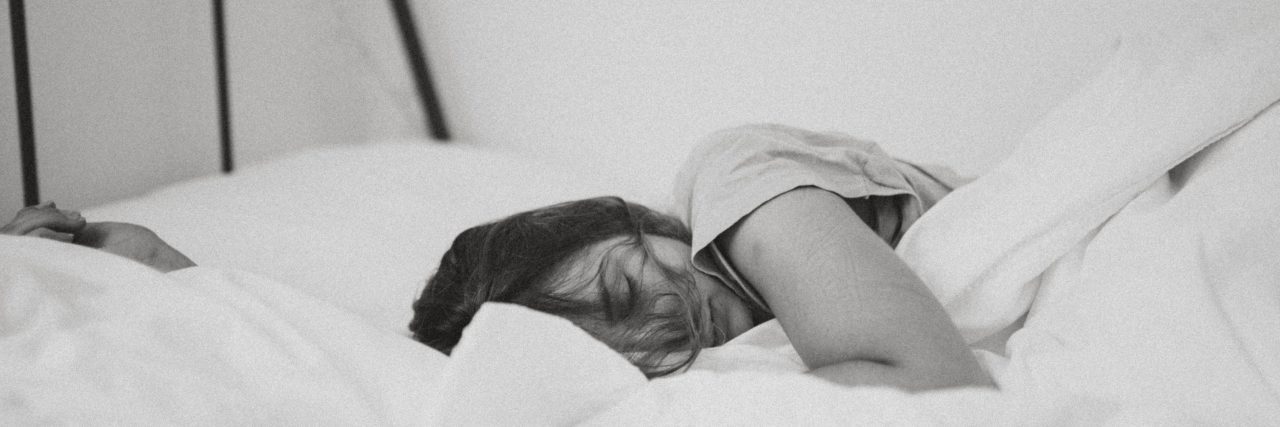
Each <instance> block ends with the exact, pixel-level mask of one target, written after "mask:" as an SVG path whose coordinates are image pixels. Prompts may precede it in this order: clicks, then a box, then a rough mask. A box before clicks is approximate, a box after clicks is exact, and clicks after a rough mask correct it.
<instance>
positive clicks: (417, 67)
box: [391, 0, 449, 141]
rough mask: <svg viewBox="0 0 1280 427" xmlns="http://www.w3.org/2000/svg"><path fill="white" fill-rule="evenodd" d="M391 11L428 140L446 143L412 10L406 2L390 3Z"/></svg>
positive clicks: (442, 119) (396, 1)
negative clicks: (398, 29)
mask: <svg viewBox="0 0 1280 427" xmlns="http://www.w3.org/2000/svg"><path fill="white" fill-rule="evenodd" d="M391 8H392V10H394V11H395V15H396V23H397V24H398V26H399V27H400V39H401V41H403V42H404V51H405V57H407V58H408V60H409V69H410V71H411V72H412V73H413V81H414V83H415V85H416V86H417V88H418V98H419V99H420V100H421V101H422V110H423V113H424V114H425V115H426V122H427V129H430V130H431V137H432V138H435V139H437V140H441V141H447V140H448V139H449V129H448V128H447V127H446V126H445V123H444V111H443V109H441V108H440V99H439V98H437V97H436V90H435V87H434V86H432V84H431V73H430V71H429V70H428V69H427V59H426V58H427V56H426V54H425V53H424V52H423V50H422V42H421V40H420V39H419V38H418V28H417V26H416V25H415V24H414V21H413V10H411V9H410V8H409V0H391Z"/></svg>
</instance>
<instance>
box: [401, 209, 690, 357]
mask: <svg viewBox="0 0 1280 427" xmlns="http://www.w3.org/2000/svg"><path fill="white" fill-rule="evenodd" d="M646 236H660V237H667V238H671V239H675V240H678V241H682V242H685V243H689V241H690V233H689V229H688V228H687V227H685V225H684V224H683V223H681V222H680V221H679V220H678V219H676V218H674V217H672V216H669V215H664V214H661V213H658V212H655V211H653V210H651V209H649V208H646V207H644V206H641V205H638V204H633V203H628V202H626V201H624V200H622V199H621V198H617V197H600V198H593V199H586V200H578V201H573V202H567V203H561V204H557V205H552V206H547V207H543V208H540V209H535V210H531V211H528V212H521V213H518V214H515V215H512V216H509V217H506V218H503V219H500V220H498V221H494V222H490V223H487V224H482V225H479V226H476V227H472V228H470V229H468V230H466V231H463V232H462V233H461V234H459V235H458V237H457V238H455V239H454V241H453V245H452V246H451V247H450V248H449V250H448V251H447V252H445V254H444V257H443V259H441V260H440V266H439V268H438V269H437V270H436V272H435V274H433V275H432V276H431V278H430V279H428V280H427V284H426V286H425V288H424V289H423V290H422V296H421V297H419V298H418V300H417V301H415V302H414V304H413V311H414V317H413V320H412V321H411V322H410V323H409V330H411V331H413V337H414V339H416V340H418V341H420V342H422V343H424V344H426V345H428V346H431V347H432V348H435V349H436V350H439V351H441V352H444V353H445V354H449V353H450V352H452V350H453V347H454V346H455V345H457V344H458V340H459V339H460V338H461V336H462V329H463V328H464V327H466V326H467V324H469V323H470V322H471V318H472V317H473V316H474V315H475V313H476V311H477V310H479V309H480V305H481V304H484V303H486V302H490V301H494V302H506V303H514V304H519V305H523V306H525V307H529V308H531V309H534V310H538V311H541V312H545V313H549V314H553V315H556V316H560V317H563V318H566V319H569V320H570V321H572V322H573V323H575V324H576V325H578V326H579V327H581V328H583V329H584V330H586V331H587V332H588V333H589V334H591V335H592V336H594V337H595V338H596V339H599V340H600V341H602V342H604V343H605V344H607V345H609V346H610V347H611V348H613V349H614V350H615V351H618V352H619V353H621V354H622V355H623V356H625V357H627V358H628V360H630V361H631V363H632V364H634V365H635V366H637V367H639V368H640V369H641V370H642V371H643V372H644V373H645V375H647V376H649V377H651V378H652V377H657V376H662V375H667V374H670V373H672V372H676V371H679V370H680V369H682V368H684V367H686V366H688V365H689V364H690V363H692V362H693V359H694V358H696V357H697V355H698V352H699V350H700V349H701V347H702V342H703V335H704V334H703V333H702V332H701V331H702V328H701V327H700V325H702V321H703V319H701V317H702V314H701V311H700V309H699V308H700V304H699V301H700V299H699V295H698V293H697V292H698V291H697V288H696V287H695V286H694V285H693V278H692V276H691V273H690V272H689V271H687V270H686V269H684V268H676V267H672V266H667V265H663V263H661V262H658V261H657V259H656V258H655V257H654V256H653V255H652V249H651V247H650V246H649V243H648V241H647V239H646ZM604 242H613V243H612V244H611V245H609V246H608V247H605V248H596V246H597V245H599V244H601V243H604ZM593 248H594V249H593ZM627 251H630V252H628V254H634V255H635V256H639V257H640V262H641V265H642V266H643V265H647V264H648V263H650V262H652V263H653V264H654V265H656V266H657V267H658V271H660V272H661V275H662V276H663V277H660V278H657V280H652V279H648V280H647V279H646V278H643V277H639V278H637V277H631V275H628V274H620V273H618V271H619V268H620V267H619V266H620V265H621V264H620V263H622V262H624V261H623V257H622V256H619V253H620V252H627ZM597 253H598V254H600V256H599V259H594V260H593V259H591V255H593V254H597ZM593 264H594V265H595V266H596V268H595V269H591V268H589V267H590V266H592V265H593ZM641 270H644V269H643V268H641ZM582 273H587V274H582Z"/></svg>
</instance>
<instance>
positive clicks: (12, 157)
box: [0, 4, 22, 221]
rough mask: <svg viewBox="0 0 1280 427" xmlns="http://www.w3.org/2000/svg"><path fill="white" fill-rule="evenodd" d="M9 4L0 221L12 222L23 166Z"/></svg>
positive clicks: (4, 31) (0, 17)
mask: <svg viewBox="0 0 1280 427" xmlns="http://www.w3.org/2000/svg"><path fill="white" fill-rule="evenodd" d="M8 6H9V5H8V4H5V5H4V10H0V103H4V104H5V105H0V114H3V116H0V221H8V220H9V218H11V215H13V212H14V211H16V210H18V208H20V207H22V164H21V163H20V160H19V159H20V157H19V156H20V153H19V151H18V120H17V112H16V109H15V108H16V107H15V106H14V97H15V96H17V95H15V94H14V86H13V50H12V49H11V47H12V44H11V43H10V40H11V39H10V33H9V31H10V28H9V7H8Z"/></svg>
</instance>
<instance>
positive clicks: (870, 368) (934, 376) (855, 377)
mask: <svg viewBox="0 0 1280 427" xmlns="http://www.w3.org/2000/svg"><path fill="white" fill-rule="evenodd" d="M957 368H958V367H956V366H953V367H951V368H950V369H946V370H942V369H933V370H930V369H922V368H914V369H913V368H910V367H899V366H891V365H888V364H884V363H880V362H872V361H866V360H850V361H845V362H839V363H834V364H831V365H827V366H823V367H820V368H817V369H813V370H811V371H809V375H813V376H815V377H818V378H822V379H824V380H827V381H831V382H833V383H836V384H840V385H845V386H889V387H896V388H900V389H903V390H907V391H913V392H914V391H926V390H933V389H939V388H951V387H995V383H994V382H992V381H991V378H990V377H989V376H988V375H987V374H986V372H984V371H983V370H982V368H981V367H979V366H977V363H976V361H975V362H974V363H973V365H972V366H968V367H967V368H968V369H957Z"/></svg>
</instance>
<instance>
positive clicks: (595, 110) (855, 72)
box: [0, 0, 1118, 210]
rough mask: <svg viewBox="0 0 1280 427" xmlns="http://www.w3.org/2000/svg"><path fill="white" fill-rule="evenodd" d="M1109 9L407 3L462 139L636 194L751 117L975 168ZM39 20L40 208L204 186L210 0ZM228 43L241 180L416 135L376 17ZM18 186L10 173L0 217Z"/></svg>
mask: <svg viewBox="0 0 1280 427" xmlns="http://www.w3.org/2000/svg"><path fill="white" fill-rule="evenodd" d="M1107 3H1109V2H1106V1H1103V0H1089V1H1069V0H988V1H982V2H971V1H958V0H955V1H939V0H906V1H896V2H882V1H830V2H812V1H799V0H789V1H778V0H736V1H727V0H724V1H697V2H690V1H680V0H649V1H623V0H613V1H591V0H547V1H539V2H512V1H497V0H440V1H436V0H432V1H426V0H419V1H416V2H415V3H414V5H415V6H416V12H417V13H418V17H419V19H418V22H419V24H420V30H421V33H422V37H423V40H424V43H425V44H426V48H427V51H428V55H429V61H430V66H431V67H432V71H433V73H434V74H435V78H436V84H437V88H438V90H439V92H440V94H441V96H442V100H443V104H444V108H445V112H446V115H447V118H448V120H449V125H450V127H451V130H452V131H453V133H454V134H455V136H456V137H457V142H455V143H470V144H481V145H489V146H498V147H504V148H507V149H512V150H527V151H549V152H561V153H570V154H577V155H581V156H584V157H587V158H593V159H598V161H599V162H600V163H603V164H609V165H612V166H613V169H614V170H615V171H616V173H617V174H618V175H619V176H622V177H624V178H623V179H625V177H627V176H633V175H630V174H631V173H632V172H635V175H634V176H649V177H653V176H669V173H668V172H669V171H672V170H674V169H675V168H676V166H678V164H679V162H680V161H681V159H682V157H683V155H684V154H685V151H686V150H687V149H688V147H689V146H690V145H691V144H692V143H694V142H695V141H696V140H697V138H698V137H700V136H701V135H704V134H706V133H708V132H711V131H713V130H715V129H718V128H721V127H725V126H732V125H736V124H740V123H746V122H760V121H764V122H780V123H786V124H792V125H797V126H802V127H807V128H811V129H815V130H838V131H843V132H847V133H850V134H854V135H857V136H860V137H864V138H868V139H872V140H876V141H878V142H880V143H881V145H883V146H885V147H886V148H887V149H888V150H889V151H890V152H892V153H894V154H897V155H900V156H903V157H906V158H910V159H914V160H919V161H933V162H943V163H947V164H951V165H953V166H956V167H957V168H958V169H960V170H961V171H963V172H968V173H978V172H981V171H984V170H986V169H987V168H989V167H991V166H992V165H993V164H994V163H995V162H996V161H997V160H998V159H999V158H1001V157H1002V156H1003V155H1004V154H1005V153H1007V152H1008V150H1009V149H1010V148H1011V147H1012V146H1013V144H1014V143H1015V142H1016V141H1017V138H1018V137H1019V136H1020V135H1021V133H1022V132H1024V131H1025V130H1026V128H1027V127H1028V126H1029V125H1030V124H1032V123H1033V122H1034V120H1035V119H1036V118H1038V117H1039V116H1040V115H1042V114H1044V113H1045V112H1046V111H1047V110H1048V109H1049V108H1050V107H1051V106H1052V105H1053V104H1054V103H1055V102H1057V101H1058V100H1060V99H1061V98H1062V97H1064V96H1065V95H1066V94H1068V93H1069V92H1070V90H1072V89H1073V88H1075V87H1076V86H1078V85H1079V84H1081V83H1082V82H1083V81H1084V80H1085V79H1086V78H1087V77H1088V75H1089V74H1090V73H1091V72H1092V71H1094V70H1095V69H1096V68H1097V67H1098V66H1099V65H1100V64H1101V62H1102V61H1103V60H1104V59H1105V57H1106V55H1107V53H1108V48H1109V46H1110V45H1111V43H1112V42H1113V40H1114V39H1115V37H1116V34H1117V33H1118V31H1117V24H1116V15H1117V14H1116V12H1115V11H1114V10H1110V7H1111V6H1109V5H1108V4H1107ZM27 7H28V9H30V11H29V12H28V14H29V15H30V16H29V19H30V21H31V22H30V23H29V24H30V27H32V28H30V31H31V33H32V39H33V40H32V52H33V53H32V60H33V66H34V67H35V68H34V69H33V73H34V78H35V80H36V82H37V83H36V84H37V91H36V104H37V105H36V108H37V126H38V129H37V132H38V134H37V138H38V139H39V140H40V141H41V144H40V147H41V148H40V150H41V178H42V184H43V185H44V187H45V188H46V191H45V195H46V198H53V199H57V200H60V201H63V200H69V201H70V202H72V203H71V204H72V205H73V206H76V205H80V206H84V205H88V204H93V203H98V202H101V201H105V200H110V199H114V198H118V197H124V196H128V195H132V194H138V193H141V192H145V191H147V190H149V189H151V188H154V187H156V186H160V185H163V184H165V183H167V182H170V181H172V180H174V179H181V178H184V177H188V176H195V175H200V174H208V173H214V170H216V167H217V166H216V165H217V157H216V149H217V141H216V127H215V126H216V122H215V119H216V116H215V114H214V112H215V110H214V108H215V107H216V104H215V103H214V100H213V98H212V97H213V90H214V87H213V75H212V72H213V70H212V64H211V61H212V59H211V56H212V51H211V40H210V37H211V34H210V33H211V29H210V21H209V19H208V18H209V10H208V4H207V2H169V1H163V0H127V1H125V0H119V1H114V2H110V3H104V2H73V1H70V0H42V1H39V2H28V3H27ZM227 29H228V32H229V40H228V43H229V45H228V50H229V55H230V64H229V65H230V68H231V71H230V80H231V88H232V103H233V105H232V109H233V114H234V115H233V136H234V139H235V141H236V162H237V164H238V165H239V166H246V165H252V164H254V163H259V162H262V161H266V160H269V159H271V158H275V157H277V156H280V155H284V154H286V153H289V152H291V151H294V150H297V149H299V148H303V147H310V146H315V145H327V144H340V143H358V142H364V141H376V140H384V139H395V138H405V137H421V136H423V135H424V134H425V132H424V130H423V129H424V128H423V124H422V122H421V120H422V119H421V112H420V110H419V108H418V104H417V99H416V95H415V93H414V90H413V86H412V83H411V81H410V80H409V77H408V74H407V72H406V69H407V67H406V66H405V64H404V58H403V56H402V55H401V46H400V40H399V38H398V34H397V33H395V28H394V21H393V19H392V17H391V14H390V11H389V8H388V7H387V4H386V2H383V1H372V0H368V1H364V2H342V1H334V0H276V1H268V2H260V1H251V0H228V2H227ZM143 46H146V47H143ZM6 47H7V46H6ZM84 58H87V59H84ZM3 61H5V62H2V63H0V66H3V67H4V68H6V71H5V72H6V73H11V71H10V70H8V68H10V67H11V64H9V63H8V62H7V61H9V58H8V55H5V58H4V59H3ZM7 75H8V74H0V77H4V76H7ZM8 79H9V80H8V81H6V82H4V84H6V85H8V86H10V87H11V86H12V83H11V76H10V77H8ZM5 90H11V89H8V88H6V89H5ZM0 104H3V105H0V114H3V115H4V116H5V118H4V119H0V122H2V123H4V126H11V125H12V123H10V122H8V117H13V113H12V108H13V106H12V102H3V103H0ZM0 131H5V132H10V131H11V130H10V128H7V127H0ZM10 141H11V140H8V139H7V138H6V139H5V142H4V143H3V144H0V155H2V156H4V157H3V160H0V174H12V173H13V172H12V171H11V168H10V167H9V166H8V165H9V163H12V162H13V159H14V158H13V157H11V156H10V155H9V154H8V151H12V146H15V145H16V142H10ZM108 147H110V148H108ZM143 147H146V148H143ZM5 150H8V151H5ZM50 162H52V163H50ZM46 163H49V164H48V165H47V166H46ZM655 171H656V172H655ZM641 172H643V173H641ZM14 185H17V184H16V181H11V180H4V181H0V190H3V194H2V195H0V203H10V204H12V203H13V202H6V201H5V200H10V199H13V197H11V196H12V194H13V190H12V188H15V187H14ZM95 185H96V186H95ZM2 207H4V205H0V208H2ZM6 210H11V209H6Z"/></svg>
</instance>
